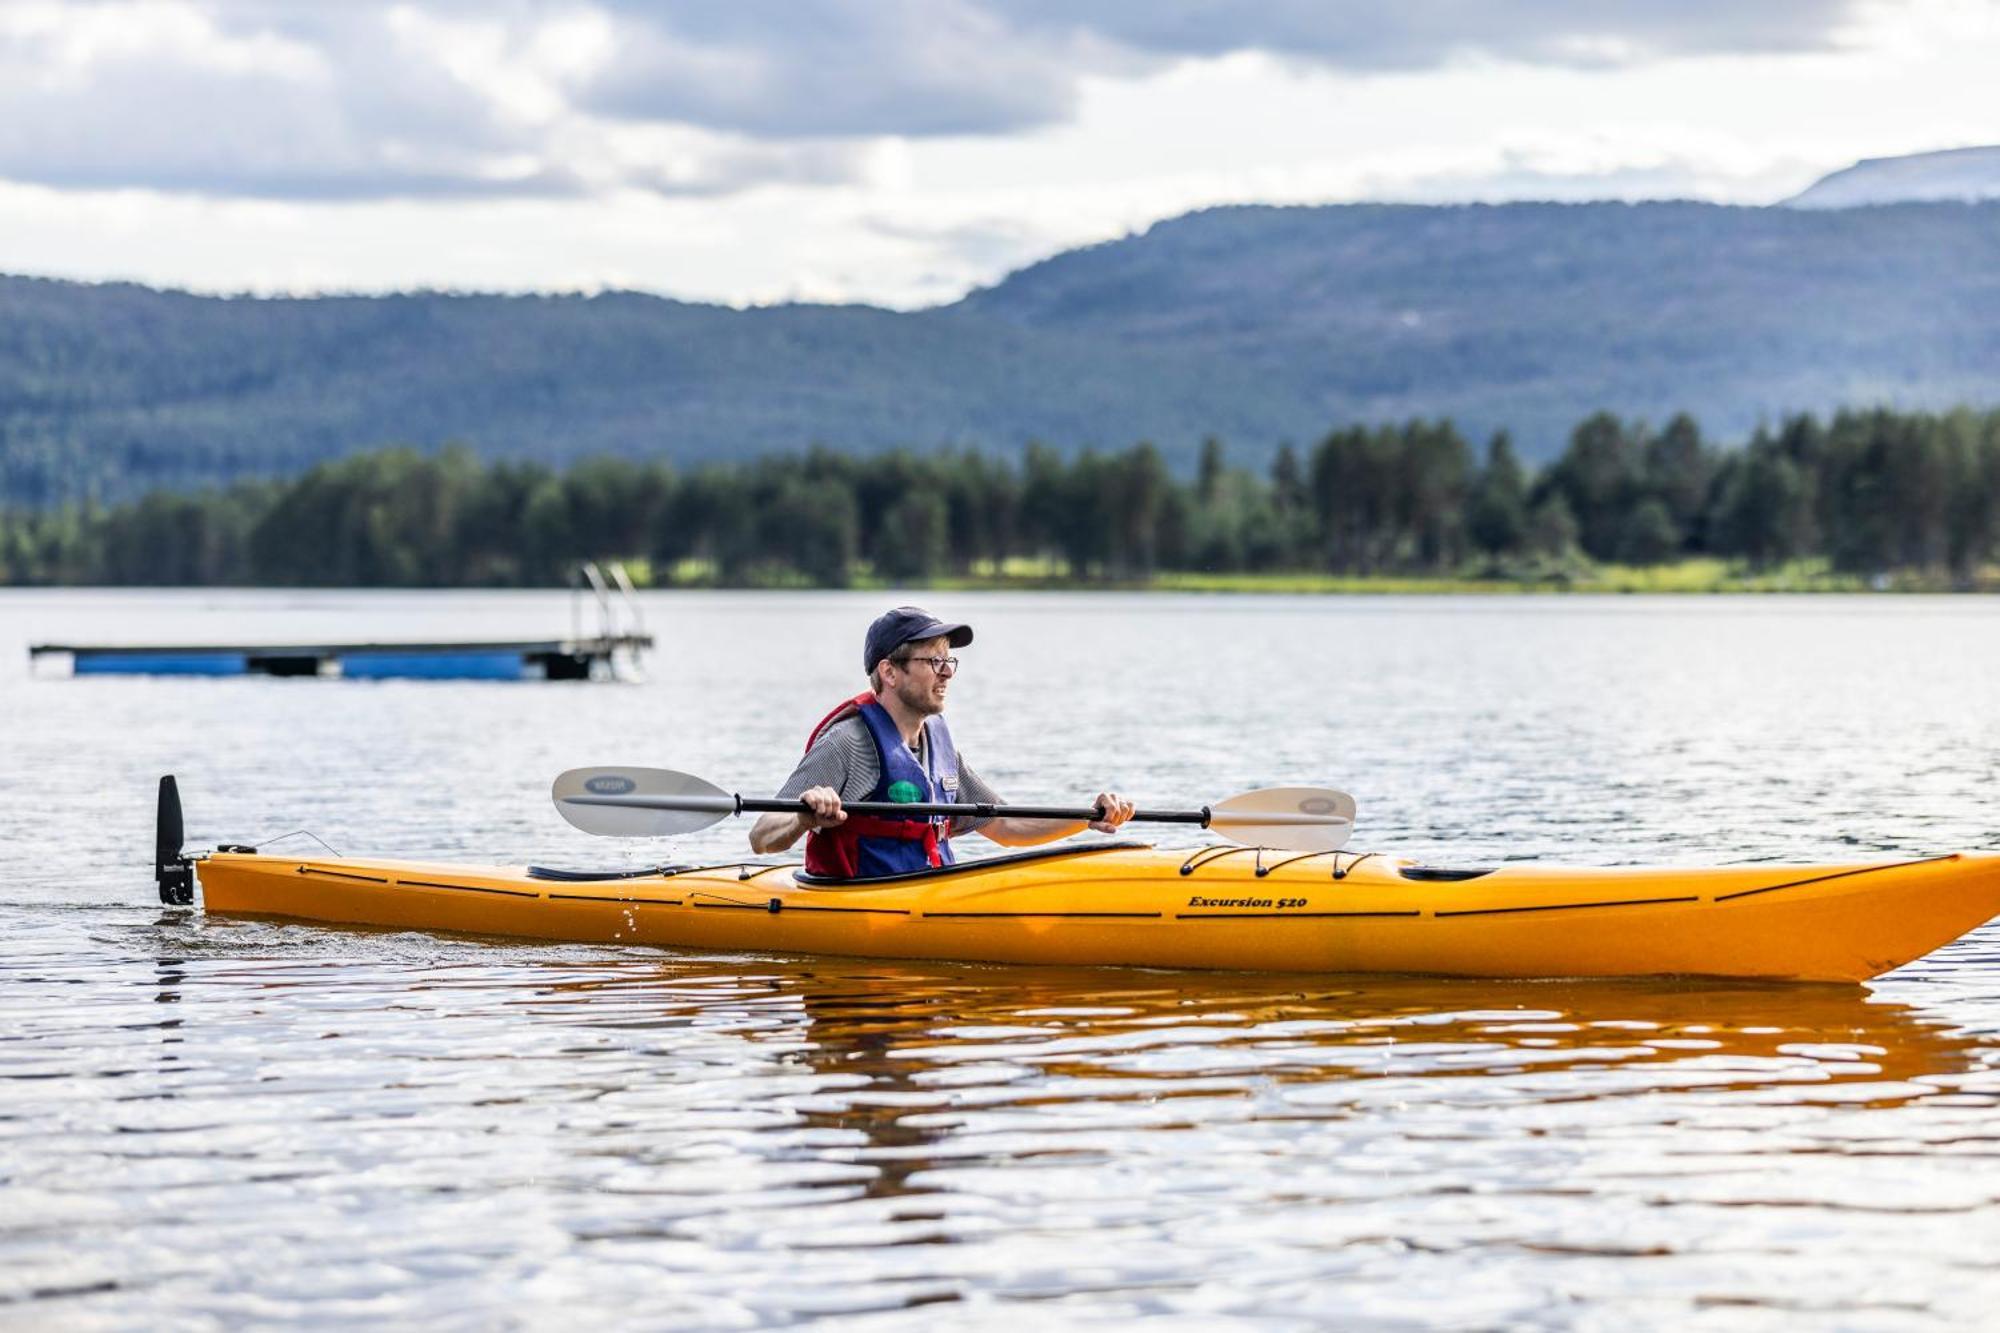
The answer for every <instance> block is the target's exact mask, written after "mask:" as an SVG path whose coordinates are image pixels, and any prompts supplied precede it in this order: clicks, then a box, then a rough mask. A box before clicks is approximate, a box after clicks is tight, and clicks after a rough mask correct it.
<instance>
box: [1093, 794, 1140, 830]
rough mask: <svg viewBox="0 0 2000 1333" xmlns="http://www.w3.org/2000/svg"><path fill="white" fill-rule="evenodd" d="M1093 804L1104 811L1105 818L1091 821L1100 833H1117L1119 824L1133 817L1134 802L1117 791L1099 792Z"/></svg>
mask: <svg viewBox="0 0 2000 1333" xmlns="http://www.w3.org/2000/svg"><path fill="white" fill-rule="evenodd" d="M1091 804H1092V805H1095V806H1096V807H1097V808H1098V809H1099V810H1102V811H1103V812H1104V818H1102V819H1093V820H1091V821H1090V826H1091V827H1092V828H1094V829H1096V830H1097V831H1098V832H1099V833H1116V832H1117V831H1118V826H1119V825H1120V824H1123V823H1124V822H1125V821H1126V820H1128V819H1130V818H1131V817H1132V810H1133V806H1132V803H1131V802H1130V801H1128V800H1126V799H1125V798H1124V797H1123V796H1120V795H1119V794H1118V793H1117V792H1115V791H1104V792H1099V793H1098V794H1097V799H1096V800H1095V801H1093V802H1091Z"/></svg>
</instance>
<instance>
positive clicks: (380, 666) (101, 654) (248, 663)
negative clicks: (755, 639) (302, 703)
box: [28, 632, 653, 680]
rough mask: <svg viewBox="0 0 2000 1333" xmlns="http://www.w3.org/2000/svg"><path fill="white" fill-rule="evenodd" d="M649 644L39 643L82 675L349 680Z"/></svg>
mask: <svg viewBox="0 0 2000 1333" xmlns="http://www.w3.org/2000/svg"><path fill="white" fill-rule="evenodd" d="M652 646H653V636H652V635H650V634H645V633H636V632H628V633H623V634H607V635H598V636H594V637H591V638H582V639H522V640H511V639H510V640H500V641H491V642H487V641H480V642H460V643H282V644H178V643H177V644H120V645H106V644H81V643H38V644H35V645H34V646H32V647H30V648H29V649H28V657H29V659H30V660H31V661H35V660H39V659H41V658H43V657H49V656H56V655H61V654H66V655H68V657H69V658H70V660H71V663H72V665H71V668H70V669H71V671H72V672H74V673H75V674H76V675H79V676H333V677H343V678H345V679H348V680H410V679H415V680H592V679H600V678H610V677H613V676H616V675H618V674H620V673H619V671H618V669H617V664H618V662H619V660H620V658H621V657H632V658H636V657H637V655H638V654H639V653H640V652H641V651H643V650H645V649H647V648H651V647H652Z"/></svg>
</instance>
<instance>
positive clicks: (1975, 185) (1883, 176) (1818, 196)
mask: <svg viewBox="0 0 2000 1333" xmlns="http://www.w3.org/2000/svg"><path fill="white" fill-rule="evenodd" d="M1981 199H2000V146H1995V147H1991V148H1949V149H1946V150H1945V151H1943V152H1940V153H1912V154H1910V155H1909V156H1907V157H1871V158H1867V159H1864V160H1863V161H1860V162H1857V163H1855V164H1854V165H1853V166H1851V167H1845V168H1842V169H1841V170H1839V171H1836V172H1834V173H1832V174H1831V175H1828V176H1822V177H1821V178H1820V179H1819V180H1817V181H1815V182H1813V184H1812V185H1811V186H1809V187H1807V188H1806V189H1804V190H1802V191H1800V192H1799V193H1798V194H1795V195H1793V196H1792V197H1791V198H1790V199H1787V200H1786V201H1785V204H1786V206H1787V207H1790V208H1860V207H1865V206H1867V205H1870V204H1905V203H1933V202H1937V201H1940V200H1956V201H1958V202H1961V203H1970V202H1973V201H1976V200H1981Z"/></svg>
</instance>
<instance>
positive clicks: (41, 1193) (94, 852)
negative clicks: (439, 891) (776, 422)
mask: <svg viewBox="0 0 2000 1333" xmlns="http://www.w3.org/2000/svg"><path fill="white" fill-rule="evenodd" d="M891 600H893V599H891V598H887V597H884V596H881V595H859V594H796V595H794V594H671V595H667V594H663V595H651V596H648V597H647V598H646V599H645V601H644V605H645V609H646V613H647V616H648V618H649V621H650V627H651V628H652V629H654V630H655V631H656V632H657V633H658V634H659V636H660V645H659V647H658V648H657V649H656V651H655V652H654V653H653V654H652V655H651V657H650V659H649V661H648V666H649V676H648V679H647V680H646V681H645V682H644V683H642V684H629V685H606V684H590V685H571V684H492V683H447V682H382V683H363V682H339V681H316V680H269V679H256V678H251V679H237V680H187V679H119V678H110V677H100V678H91V679H69V678H67V677H65V676H62V675H60V674H57V673H48V674H40V675H38V674H31V673H30V671H29V668H28V663H27V658H26V653H25V651H24V649H25V645H26V644H27V643H29V642H39V641H65V640H68V641H76V640H82V641H128V642H142V641H158V640H181V641H185V642H197V641H204V640H207V641H215V640H224V641H227V640H231V639H242V640H260V639H261V640H273V641H278V640H310V639H318V638H326V637H336V638H356V639H366V638H411V639H435V638H453V637H510V636H515V635H543V634H552V633H559V632H561V631H562V630H564V629H565V628H566V627H567V626H568V624H569V614H570V612H569V607H568V603H567V600H566V599H565V598H564V597H563V596H561V595H559V594H546V593H522V594H509V593H484V594H482V593H414V594H397V593H327V594H298V593H265V592H173V593H137V592H119V591H91V592H62V593H49V592H0V1324H6V1323H17V1324H19V1325H21V1326H23V1327H30V1326H32V1327H75V1328H100V1327H102V1328H148V1329H152V1328H204V1327H216V1326H224V1325H243V1324H251V1325H271V1324H279V1323H294V1322H303V1323H307V1324H318V1325H328V1324H347V1323H361V1322H368V1323H380V1324H388V1325H400V1326H413V1325H419V1324H421V1325H423V1326H425V1327H436V1328H465V1329H473V1328H480V1329H484V1328H494V1327H549V1326H564V1327H568V1326H574V1325H580V1324H584V1323H585V1322H586V1321H589V1320H592V1319H601V1320H616V1321H617V1322H618V1324H619V1325H621V1326H632V1327H657V1328H675V1329H684V1328H738V1327H752V1326H760V1325H773V1324H786V1323H792V1322H804V1321H807V1320H810V1319H830V1320H832V1321H833V1322H834V1323H835V1325H836V1326H839V1327H848V1328H859V1329H916V1328H933V1327H940V1326H943V1327H953V1328H967V1327H969V1328H993V1329H1002V1328H1004V1329H1008V1330H1010V1331H1011V1330H1017V1329H1019V1328H1021V1327H1023V1326H1034V1327H1106V1328H1110V1327H1121V1326H1123V1325H1125V1324H1127V1323H1128V1322H1130V1321H1132V1320H1133V1319H1135V1318H1139V1317H1142V1316H1143V1317H1147V1318H1148V1319H1149V1320H1150V1321H1151V1323H1152V1324H1153V1325H1154V1326H1157V1327H1162V1328H1177V1327H1178V1328H1187V1329H1204V1330H1205V1329H1216V1328H1222V1329H1229V1328H1258V1329H1264V1328H1273V1329H1290V1328H1311V1327H1326V1326H1330V1325H1337V1326H1340V1327H1344V1328H1363V1329H1376V1328H1381V1329H1389V1328H1482V1329H1483V1328H1495V1327H1512V1328H1562V1329H1569V1328H1577V1329H1617V1330H1625V1329H1629V1328H1632V1327H1635V1326H1640V1327H1674V1328H1727V1329H1765V1328H1770V1329H1777V1328H1793V1327H1797V1326H1799V1325H1800V1324H1801V1323H1810V1324H1812V1325H1814V1326H1826V1327H1847V1328H1865V1329H1897V1328H1935V1327H1967V1326H1972V1325H1975V1324H1982V1323H1986V1324H1990V1322H1991V1320H1992V1319H1993V1313H1992V1312H1993V1311H1994V1310H1995V1309H1996V1308H2000V1257H1997V1256H2000V1160H1996V1159H2000V1134H1996V1128H1995V1127H1996V1124H2000V928H1996V927H1987V928H1984V929H1982V930H1981V931H1978V932H1975V933H1974V934H1973V935H1971V936H1969V937H1968V938H1967V939H1965V940H1963V941H1961V942H1960V943H1958V944H1956V945H1954V946H1951V947H1950V948H1947V949H1945V950H1943V951H1941V952H1940V953H1938V954H1935V955H1933V956H1932V957H1930V958H1928V959H1926V960H1923V961H1921V962H1919V963H1917V964H1915V965H1913V966H1911V967H1909V968H1906V969H1904V970H1902V971H1900V972H1898V973H1895V974H1892V975H1891V976H1889V977H1887V978H1884V979H1882V980H1880V981H1877V982H1875V983H1873V984H1871V985H1869V986H1866V987H1824V986H1817V987H1751V986H1732V985H1716V984H1702V983H1693V982H1679V983H1664V982H1634V983H1623V984H1587V985H1585V984H1576V983H1562V982H1549V983H1538V984H1522V983H1482V982H1463V981H1461V982H1440V981H1435V980H1421V979H1399V978H1369V977H1320V976H1296V975H1291V976H1275V975H1274V976H1259V975H1251V974H1233V975H1219V974H1218V975H1203V974H1194V973H1162V972H1149V971H1130V970H1126V971H1121V970H1113V969H1104V970H1068V969H1060V970H1059V969H1035V968H1016V967H979V966H966V965H922V964H906V963H883V962H868V961H857V960H849V959H799V958H784V957H775V956H774V957H765V956H743V955H729V956H716V955H697V954H676V953H667V952H660V951H655V950H646V949H633V948H618V947H594V946H592V947H586V946H576V945H535V944H525V943H519V942H504V943H497V942H493V941H486V940H476V939H466V938H452V937H442V936H433V935H424V934H404V933H392V932H376V931H359V930H341V929H329V928H324V927H310V926H304V925H283V924H274V923H269V922H249V921H234V920H228V919H223V918H216V919H209V918H207V917H205V916H204V915H203V914H202V913H201V912H200V911H198V910H194V911H184V910H172V909H164V908H162V907H161V906H160V905H159V904H158V902H157V900H156V898H155V895H154V890H153V885H152V882H151V879H150V873H149V859H150V855H151V843H152V817H153V795H154V784H155V782H156V780H157V777H158V775H159V774H161V773H166V772H173V773H176V774H178V775H179V777H180V782H181V789H182V793H183V797H184V799H185V801H186V804H187V817H188V835H189V841H190V844H191V845H196V844H200V845H206V844H211V843H213V842H216V841H246V842H257V843H263V842H267V841H269V840H271V839H273V838H275V837H277V836H278V835H282V834H286V833H288V832H290V831H292V830H297V829H304V830H309V831H310V832H311V833H313V834H314V835H317V836H318V837H319V838H322V839H324V840H325V841H326V842H328V843H330V844H331V845H333V846H334V847H336V848H338V849H339V850H340V851H342V852H346V853H351V854H359V853H381V854H393V855H409V856H440V857H444V858H447V859H452V858H462V859H466V860H501V861H519V860H523V859H536V860H541V861H549V862H555V863H558V864H572V865H609V864H620V863H631V864H638V863H642V862H644V861H646V860H657V859H660V856H661V852H660V849H659V848H657V847H632V846H627V845H624V844H616V845H614V844H610V843H606V842H602V841H597V840H592V839H589V838H587V837H585V836H584V835H582V834H580V833H577V832H575V831H573V830H571V829H569V828H568V826H566V825H565V824H563V823H562V821H561V820H560V819H559V818H558V817H557V816H556V815H555V813H554V811H553V810H552V809H551V807H550V805H549V802H548V795H547V793H548V784H549V781H550V779H551V778H552V777H553V776H554V774H555V773H557V772H558V771H560V770H561V769H564V768H567V767H570V766H573V765H578V764H601V763H639V764H652V765H659V766H667V767H675V768H681V769H686V770H689V771H692V772H696V773H700V774H703V775H704V776H707V777H709V778H711V779H712V780H714V781H716V782H717V783H719V784H720V785H722V786H724V787H726V788H729V789H732V790H740V791H744V792H746V793H754V792H762V791H768V790H770V789H772V788H774V787H775V786H776V785H777V783H778V782H779V781H780V780H781V779H782V778H783V777H784V776H785V774H786V773H787V772H788V771H789V768H790V763H791V761H792V759H793V758H794V757H795V755H796V752H797V750H798V748H799V746H800V745H801V743H802V742H803V739H804V734H805V732H806V730H807V729H808V728H809V726H810V725H811V724H812V722H813V721H814V720H815V719H817V718H818V717H819V716H820V714H821V713H823V712H824V711H825V710H826V709H827V708H828V707H830V706H831V705H832V704H833V703H834V702H835V701H837V700H838V699H840V698H841V697H844V696H845V695H847V694H850V693H852V692H853V691H854V690H855V689H857V688H859V687H860V685H861V684H862V680H861V674H860V664H859V660H858V659H859V653H860V637H861V631H862V628H863V626H864V625H865V624H866V622H867V621H868V619H869V618H870V617H871V616H873V615H874V614H875V613H876V612H877V611H879V610H880V609H882V607H884V606H886V605H888V604H889V602H890V601H891ZM923 600H924V601H925V602H926V603H927V604H929V605H931V606H932V608H933V609H934V610H937V611H940V612H942V613H946V614H948V615H951V616H953V617H958V618H963V619H966V620H969V621H971V622H973V623H974V624H975V626H976V627H977V631H978V640H977V642H976V643H975V644H974V645H973V646H972V647H970V648H968V649H965V650H963V652H962V654H961V656H963V657H964V659H965V668H964V671H963V673H962V674H961V676H960V677H959V679H958V681H957V683H956V684H955V685H954V687H953V689H954V693H953V698H954V702H953V705H952V708H951V717H952V720H953V724H954V730H955V732H956V734H957V736H958V738H959V742H960V745H961V747H962V748H963V750H964V751H965V753H966V756H967V757H968V759H969V760H970V762H971V763H972V764H973V765H974V766H975V767H977V768H978V769H979V770H980V772H981V773H982V774H983V775H984V776H986V777H987V778H988V780H989V781H990V782H992V784H993V785H994V786H995V787H997V788H998V789H999V790H1000V791H1001V792H1003V793H1004V794H1006V795H1007V796H1009V797H1010V798H1012V799H1016V800H1023V801H1025V800H1038V801H1056V800H1063V801H1069V800H1084V799H1087V798H1088V797H1089V796H1090V795H1091V794H1092V793H1093V792H1095V791H1096V790H1098V788H1099V787H1100V786H1102V785H1105V784H1110V785H1114V786H1116V787H1117V788H1119V789H1120V790H1123V791H1126V792H1128V793H1131V794H1133V795H1136V796H1139V797H1141V798H1143V800H1144V801H1145V802H1146V803H1149V804H1156V805H1178V804H1199V803H1201V802H1203V801H1207V800H1213V799H1216V798H1218V797H1221V796H1226V795H1228V794H1230V793H1232V792H1235V791H1239V790H1243V789H1247V788H1251V787H1257V786H1263V785H1271V784H1277V783H1291V782H1297V783H1311V784H1325V785H1334V786H1340V787H1343V788H1345V789H1347V790H1349V791H1351V792H1353V793H1354V794H1355V796H1356V797H1357V798H1358V799H1359V801H1360V807H1361V816H1360V822H1359V828H1358V832H1357V834H1356V837H1355V841H1354V844H1353V845H1354V846H1356V847H1357V848H1360V849H1363V850H1371V849H1382V850H1394V851H1398V852H1407V853H1411V854H1415V855H1419V856H1422V857H1424V858H1426V859H1428V860H1430V861H1432V862H1433V863H1436V864H1444V865H1450V864H1481V863H1490V862H1493V861H1496V860H1501V859H1513V858H1521V859H1540V860H1550V861H1566V862H1572V863H1581V864H1621V863H1622V864H1630V863H1638V862H1674V863H1683V864H1701V863H1716V862H1742V861H1752V860H1758V861H1762V860H1855V859H1862V858H1867V857H1871V856H1874V855H1875V854H1877V853H1880V854H1882V855H1884V856H1885V857H1890V856H1903V855H1907V854H1912V853H1922V852H1937V851H1950V850H1964V849H1974V848H1996V847H2000V665H1996V664H2000V602H1996V601H1995V600H1992V599H1976V598H1959V599H1891V598H1880V599H1872V598H1856V599H1846V598H1825V599H1689V600H1657V599H1590V598H1546V599H1544V598H1516V597H1506V598H1493V599H1484V600H1479V599H1394V598H1382V599H1353V598H1300V599H1293V598H1261V597H1228V598H1201V597H1186V598H1183V597H1163V596H1121V595H1098V594H1035V595H1026V594H1022V595H1007V594H991V595H926V596H925V597H924V599H923ZM1153 835H1156V836H1157V840H1159V841H1162V842H1170V843H1174V844H1176V845H1181V844H1187V843H1190V842H1193V841H1196V840H1198V837H1199V835H1198V834H1196V835H1192V836H1191V835H1190V834H1189V833H1188V832H1187V831H1178V830H1167V831H1165V832H1159V831H1152V833H1151V834H1149V836H1153ZM742 837H743V828H742V827H741V825H740V824H739V825H727V824H726V825H723V826H719V827H717V828H715V829H712V830H709V831H708V832H706V833H704V834H701V835H698V836H696V837H692V838H689V839H686V840H684V841H683V842H681V843H680V844H678V845H676V846H675V847H674V848H673V849H672V851H673V854H674V855H675V856H676V857H677V858H682V859H691V858H716V859H733V858H735V857H737V856H740V855H742V854H743V852H744V846H743V842H742ZM290 845H291V844H281V846H290ZM300 845H301V846H304V845H305V844H304V841H303V840H302V839H301V840H300Z"/></svg>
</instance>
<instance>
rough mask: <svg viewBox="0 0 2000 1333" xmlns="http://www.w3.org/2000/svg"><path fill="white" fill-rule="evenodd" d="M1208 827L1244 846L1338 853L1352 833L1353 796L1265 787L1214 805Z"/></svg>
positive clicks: (1323, 789) (1327, 790) (1326, 789)
mask: <svg viewBox="0 0 2000 1333" xmlns="http://www.w3.org/2000/svg"><path fill="white" fill-rule="evenodd" d="M1208 826H1209V828H1211V829H1213V830H1214V831H1215V832H1217V833H1220V834H1221V835H1222V836H1223V837H1225V838H1228V839H1229V840H1230V841H1231V842H1240V843H1243V844H1244V845H1245V846H1254V847H1281V848H1284V849H1286V850H1288V851H1295V852H1337V851H1339V850H1340V849H1341V848H1342V847H1344V846H1346V845H1347V839H1348V835H1350V834H1352V833H1353V832H1354V798H1353V797H1352V796H1349V795H1348V794H1347V793H1346V792H1344V791H1335V790H1333V788H1331V787H1266V788H1264V789H1263V790H1261V791H1246V792H1244V793H1243V794H1242V795H1241V796H1232V797H1230V798H1229V799H1228V800H1226V801H1224V802H1222V803H1221V804H1220V805H1216V806H1212V807H1210V809H1209V814H1208Z"/></svg>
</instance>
